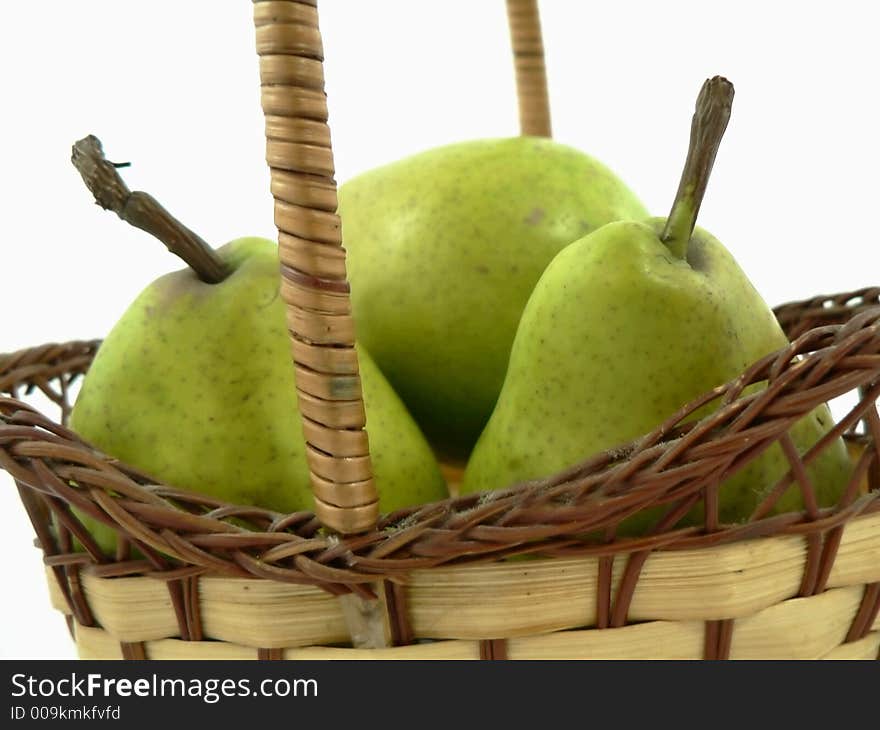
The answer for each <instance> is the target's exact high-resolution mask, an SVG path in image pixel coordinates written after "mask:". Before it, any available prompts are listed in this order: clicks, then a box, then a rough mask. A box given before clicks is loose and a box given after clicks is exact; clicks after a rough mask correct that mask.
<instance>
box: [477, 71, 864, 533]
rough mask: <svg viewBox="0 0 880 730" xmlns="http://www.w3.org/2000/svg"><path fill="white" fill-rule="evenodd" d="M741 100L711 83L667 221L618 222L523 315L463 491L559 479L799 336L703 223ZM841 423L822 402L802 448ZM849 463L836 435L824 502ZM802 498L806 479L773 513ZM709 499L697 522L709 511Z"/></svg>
mask: <svg viewBox="0 0 880 730" xmlns="http://www.w3.org/2000/svg"><path fill="white" fill-rule="evenodd" d="M732 101H733V85H732V84H731V83H730V82H729V81H728V80H727V79H725V78H723V77H720V76H716V77H714V78H712V79H709V80H707V81H706V82H705V84H704V85H703V87H702V89H701V90H700V95H699V97H698V98H697V104H696V109H695V112H694V116H693V119H692V124H691V140H690V147H689V149H688V156H687V160H686V161H685V166H684V171H683V172H682V176H681V181H680V184H679V188H678V192H677V194H676V197H675V201H674V203H673V206H672V210H671V212H670V214H669V217H668V218H666V219H653V220H650V221H642V222H637V221H629V222H627V221H622V222H613V223H608V224H607V225H605V226H603V227H601V228H599V229H598V230H597V231H594V232H593V233H591V234H589V235H587V236H585V237H583V238H581V239H580V240H578V241H576V242H574V243H572V244H571V245H569V246H568V247H566V248H565V249H563V250H562V251H561V252H560V253H559V254H558V255H557V256H556V257H555V258H554V259H553V261H552V262H551V263H550V265H549V266H548V267H547V269H546V271H545V272H544V274H543V275H542V276H541V279H540V281H539V282H538V283H537V285H536V286H535V289H534V291H533V292H532V294H531V297H530V298H529V300H528V304H527V305H526V307H525V310H524V312H523V315H522V319H521V321H520V324H519V328H518V330H517V333H516V338H515V340H514V343H513V347H512V350H511V355H510V364H509V367H508V371H507V376H506V379H505V381H504V386H503V388H502V390H501V395H500V396H499V398H498V403H497V405H496V407H495V410H494V412H493V413H492V416H491V418H490V420H489V423H488V424H487V426H486V429H485V430H484V431H483V433H482V435H481V436H480V439H479V442H478V443H477V446H476V448H475V449H474V451H473V454H472V455H471V458H470V461H469V463H468V466H467V469H466V471H465V474H464V478H463V483H462V485H461V492H462V493H468V492H474V491H483V490H488V489H496V488H503V487H507V486H510V485H512V484H513V483H515V482H519V481H522V480H526V479H531V478H535V477H540V476H548V475H550V474H553V473H554V472H558V471H560V470H562V469H564V468H566V467H568V466H572V465H574V464H576V463H578V462H580V461H582V460H584V459H586V458H588V457H589V456H591V455H593V454H595V453H597V452H600V451H604V450H606V449H612V448H615V447H618V446H622V445H624V444H626V443H628V442H630V441H632V440H633V439H636V438H638V437H639V436H641V435H643V434H646V433H648V432H650V431H652V430H653V429H654V428H656V427H657V426H659V425H660V424H661V423H662V422H663V421H665V420H666V419H667V418H669V417H670V416H671V415H673V414H674V413H675V412H676V411H678V409H679V408H681V407H682V406H684V405H685V404H687V403H689V402H691V401H693V400H694V399H696V398H698V397H700V396H702V395H704V394H705V393H707V392H708V391H710V390H712V389H713V388H715V387H716V386H718V385H722V384H724V383H726V382H728V381H730V380H732V379H734V378H736V377H737V376H739V375H740V374H741V373H742V372H743V371H744V370H745V369H746V368H747V367H748V366H749V365H751V364H753V363H754V362H755V361H757V360H759V359H761V358H762V357H764V356H765V355H768V354H770V353H772V352H776V351H777V350H780V349H782V348H784V347H786V346H787V345H788V339H787V338H786V336H785V333H784V332H783V331H782V329H781V328H780V326H779V324H778V322H777V321H776V318H775V317H774V315H773V312H772V311H771V310H770V308H769V307H768V306H767V304H766V303H765V302H764V300H763V299H762V298H761V296H760V295H759V294H758V292H757V291H756V290H755V288H754V287H753V286H752V284H751V282H750V281H749V279H748V278H747V277H746V275H745V273H744V272H743V271H742V269H741V268H740V267H739V265H738V264H737V263H736V261H735V260H734V258H733V257H732V256H731V255H730V253H729V252H728V251H727V250H726V249H725V248H724V246H722V245H721V244H720V243H719V242H718V241H717V240H716V239H715V238H713V237H712V236H711V235H710V234H709V233H707V232H706V231H704V230H701V229H697V228H695V224H696V219H697V214H698V213H699V210H700V204H701V202H702V198H703V195H704V193H705V190H706V184H707V182H708V179H709V175H710V173H711V170H712V166H713V164H714V161H715V155H716V152H717V150H718V146H719V144H720V142H721V138H722V136H723V134H724V131H725V129H726V128H727V122H728V120H729V118H730V111H731V105H732ZM711 407H717V402H716V403H714V404H709V405H708V406H707V408H711ZM704 412H705V411H704ZM701 415H704V413H697V414H695V416H694V417H699V416H701ZM832 426H833V421H832V418H831V413H830V411H829V409H828V407H827V406H826V405H822V406H819V407H818V408H816V409H814V410H813V411H812V412H811V413H809V414H807V415H806V416H805V417H804V418H803V419H801V420H800V421H799V422H797V423H796V424H795V425H794V426H793V427H792V429H791V431H790V433H791V436H792V440H793V442H794V444H795V446H796V448H797V449H798V451H799V452H800V453H804V452H805V451H806V450H807V449H808V448H809V447H811V446H813V445H814V444H815V443H816V442H817V441H818V440H819V439H820V438H821V437H822V436H823V435H824V434H826V433H827V432H828V431H829V430H830V429H831V428H832ZM788 469H789V464H788V460H787V459H786V458H785V457H784V454H783V453H782V449H781V447H780V446H779V445H778V444H774V445H773V446H771V447H770V448H769V449H767V450H766V451H765V452H764V453H763V454H761V455H760V456H758V457H757V458H756V459H755V460H754V461H753V462H751V464H749V465H748V467H747V468H746V469H743V470H739V471H737V473H736V474H734V475H733V476H731V477H729V478H728V479H726V480H725V481H724V483H723V484H722V485H721V488H720V491H719V496H718V499H719V517H720V519H721V520H722V521H723V522H737V521H741V520H744V519H747V518H748V517H749V516H750V515H751V514H752V512H753V510H754V508H755V507H757V506H758V504H760V502H761V501H762V498H763V497H764V496H765V495H766V493H767V492H768V491H769V490H772V488H773V486H774V485H775V483H776V482H777V481H778V479H779V478H780V477H782V476H783V475H784V474H785V472H787V471H788ZM850 471H851V462H850V460H849V456H848V453H847V450H846V447H845V445H844V443H843V440H842V439H837V440H836V441H833V442H832V443H831V444H829V448H826V449H824V450H823V452H822V453H821V455H820V456H819V457H818V458H817V459H816V460H815V461H814V462H813V463H812V464H811V465H810V466H809V468H808V473H809V475H810V477H811V479H812V482H813V484H814V486H815V487H816V491H817V495H816V496H817V499H818V502H819V504H820V506H829V505H831V504H833V503H834V502H835V501H836V500H837V498H838V497H839V496H840V494H841V492H842V490H843V489H844V487H845V485H846V483H847V481H848V479H849V476H850ZM799 508H802V496H801V492H800V487H799V486H797V485H796V484H795V485H793V486H791V487H789V488H788V490H787V491H786V492H785V494H784V495H783V496H782V498H781V499H780V500H779V501H778V502H777V503H776V506H775V511H776V512H780V511H782V512H785V511H789V510H795V509H799ZM700 509H701V508H697V509H695V510H692V513H691V514H690V515H688V519H690V520H695V519H699V516H700ZM657 516H658V509H652V510H643V511H642V512H640V513H638V514H636V515H633V516H632V517H630V518H628V519H627V520H624V522H623V523H622V524H621V525H620V529H619V530H618V532H619V533H620V534H633V533H636V534H638V533H641V532H643V531H644V530H645V529H647V528H648V527H650V526H651V525H653V524H654V522H655V521H656V518H657Z"/></svg>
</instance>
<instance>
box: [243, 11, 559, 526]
mask: <svg viewBox="0 0 880 730" xmlns="http://www.w3.org/2000/svg"><path fill="white" fill-rule="evenodd" d="M253 2H254V25H255V28H256V46H257V54H258V55H259V60H260V85H261V103H262V107H263V113H264V115H265V120H266V160H267V162H268V163H269V168H270V175H271V191H272V195H273V197H274V199H275V225H276V226H277V228H278V250H279V258H280V261H281V296H282V297H283V299H284V301H285V303H286V304H287V324H288V330H289V332H290V337H291V343H292V351H293V361H294V368H295V371H296V382H297V397H298V400H299V410H300V414H301V416H302V424H303V435H304V437H305V441H306V456H307V459H308V464H309V472H310V477H311V483H312V491H313V493H314V497H315V514H316V516H317V517H318V519H319V520H320V521H321V523H322V524H323V525H324V526H326V527H328V528H330V529H332V530H335V531H336V532H339V533H342V534H352V533H358V532H364V531H367V530H370V529H372V528H373V527H374V526H375V524H376V521H377V519H378V516H379V502H378V494H377V491H376V485H375V483H374V481H373V474H372V466H371V461H370V450H369V441H368V438H367V431H366V428H365V425H366V423H365V422H366V417H365V413H364V405H363V397H362V393H361V385H360V378H359V376H358V361H357V353H356V351H355V347H354V344H355V332H354V321H353V319H352V314H351V302H350V297H349V285H348V281H347V279H346V269H345V249H344V248H343V247H342V231H341V224H340V221H339V217H338V216H337V214H336V208H337V198H336V181H335V179H334V177H333V175H334V164H333V151H332V149H331V144H330V129H329V127H328V126H327V97H326V94H325V93H324V69H323V48H322V42H321V33H320V30H319V28H318V11H317V0H253ZM507 7H508V18H509V20H510V27H511V39H512V42H513V46H514V57H515V59H516V70H517V87H518V93H519V95H520V118H521V124H522V132H523V134H546V135H549V133H550V117H549V113H548V111H547V104H546V99H547V92H546V82H545V80H544V61H543V46H542V43H541V38H540V24H539V21H538V13H537V3H536V0H507Z"/></svg>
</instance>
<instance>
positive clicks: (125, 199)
mask: <svg viewBox="0 0 880 730" xmlns="http://www.w3.org/2000/svg"><path fill="white" fill-rule="evenodd" d="M70 159H71V162H73V165H74V167H76V169H77V170H78V171H79V174H80V175H81V176H82V179H83V182H84V183H85V184H86V187H87V188H88V189H89V190H90V191H91V193H92V195H94V196H95V202H96V203H97V204H98V205H100V206H101V207H102V208H103V209H104V210H112V211H113V212H114V213H116V215H118V216H119V217H120V218H121V219H122V220H124V221H125V222H126V223H129V224H131V225H133V226H135V227H136V228H140V229H141V230H142V231H146V232H147V233H149V234H150V235H152V236H154V237H156V238H158V239H159V240H160V241H161V242H162V243H164V244H165V246H166V247H167V248H168V250H169V251H170V252H171V253H173V254H175V255H176V256H179V257H180V258H182V259H183V260H184V261H185V262H186V263H187V264H188V265H189V267H190V268H191V269H192V270H193V271H194V272H195V274H196V276H198V277H199V279H201V280H202V281H204V282H205V283H208V284H217V283H219V282H221V281H223V280H224V279H225V278H226V277H227V276H229V274H230V270H229V268H228V267H227V266H226V264H225V263H224V262H223V260H222V259H221V258H220V256H218V255H217V252H216V251H215V250H214V249H213V248H211V246H209V245H208V244H207V243H205V241H203V240H202V239H201V238H200V237H199V236H198V235H196V234H195V233H193V232H192V231H191V230H190V229H189V228H187V227H186V226H185V225H183V224H182V223H181V222H180V221H178V220H177V219H176V218H175V217H174V216H172V215H171V214H170V213H169V212H168V211H167V210H165V208H163V207H162V206H161V205H160V204H159V202H158V201H157V200H156V199H155V198H153V196H151V195H148V194H147V193H144V192H141V191H140V190H136V191H135V192H132V191H131V190H129V189H128V186H126V184H125V183H124V182H123V180H122V178H121V177H120V175H119V173H118V172H117V168H118V167H123V166H124V165H121V164H119V165H118V164H114V163H112V162H108V161H107V158H106V157H104V149H103V147H102V145H101V141H100V140H99V139H98V138H97V137H95V136H94V135H89V136H88V137H85V138H83V139H81V140H79V141H78V142H76V143H75V144H74V145H73V152H72V155H71V158H70Z"/></svg>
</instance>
